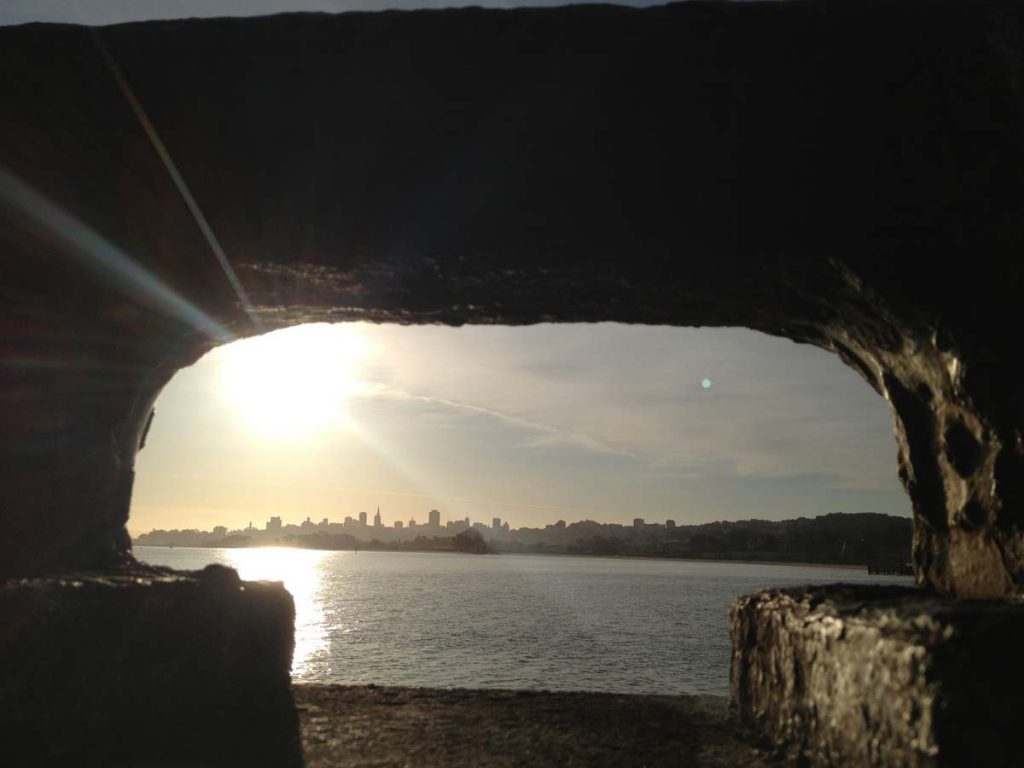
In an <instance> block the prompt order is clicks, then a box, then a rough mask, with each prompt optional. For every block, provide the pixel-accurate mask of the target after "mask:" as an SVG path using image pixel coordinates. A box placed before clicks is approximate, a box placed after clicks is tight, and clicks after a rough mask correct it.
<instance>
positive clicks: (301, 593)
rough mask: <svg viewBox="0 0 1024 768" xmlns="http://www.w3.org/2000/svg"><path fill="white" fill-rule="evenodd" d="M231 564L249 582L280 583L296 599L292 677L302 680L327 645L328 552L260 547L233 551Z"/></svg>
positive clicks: (230, 558)
mask: <svg viewBox="0 0 1024 768" xmlns="http://www.w3.org/2000/svg"><path fill="white" fill-rule="evenodd" d="M227 552H228V561H229V562H228V564H229V565H231V567H233V568H235V569H236V570H237V571H238V575H239V576H241V577H242V579H244V580H246V581H280V582H283V583H284V586H285V589H287V590H288V591H289V592H291V594H292V598H293V599H294V600H295V655H294V657H293V659H292V674H293V675H295V676H296V677H303V676H304V675H305V672H306V667H307V665H308V664H309V662H310V660H311V659H313V658H314V657H315V656H316V655H317V654H319V653H323V652H324V651H325V650H326V649H327V647H328V645H329V641H330V638H329V637H328V627H327V620H326V612H325V610H324V605H325V603H326V600H325V596H324V594H323V589H324V559H325V558H326V556H327V555H328V554H330V553H329V552H324V551H321V550H307V549H286V548H279V547H261V548H258V549H232V550H227Z"/></svg>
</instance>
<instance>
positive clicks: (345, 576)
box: [136, 547, 913, 696]
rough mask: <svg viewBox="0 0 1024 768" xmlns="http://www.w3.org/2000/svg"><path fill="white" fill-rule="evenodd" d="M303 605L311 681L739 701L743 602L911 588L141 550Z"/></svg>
mask: <svg viewBox="0 0 1024 768" xmlns="http://www.w3.org/2000/svg"><path fill="white" fill-rule="evenodd" d="M136 556H138V557H139V558H140V559H141V560H143V561H144V562H150V563H154V564H158V565H169V566H171V567H175V568H182V569H186V570H197V569H200V568H202V567H204V566H205V565H206V564H207V563H211V562H214V563H221V564H222V565H228V566H232V567H234V568H236V569H237V570H238V571H239V574H240V575H241V577H242V578H243V579H269V580H274V581H282V582H284V585H285V588H286V589H288V591H290V592H291V593H292V595H293V596H294V598H295V609H296V617H295V624H296V626H295V630H296V631H295V660H294V663H293V665H292V679H293V680H294V681H295V682H298V683H340V684H347V685H358V684H366V683H375V684H377V685H408V686H429V687H443V688H447V687H459V688H519V689H530V690H539V689H547V690H576V691H581V690H587V691H607V692H611V693H658V694H667V695H676V694H684V693H707V694H714V695H718V696H724V695H727V694H728V692H729V663H730V658H731V644H730V640H729V620H728V615H729V605H730V603H731V602H732V601H733V599H734V598H735V597H736V596H737V595H743V594H748V593H750V592H753V591H754V590H756V589H760V588H762V587H767V586H780V587H783V586H796V585H801V584H821V583H828V582H836V581H844V582H853V583H864V584H881V583H898V584H906V585H908V586H909V585H911V584H912V583H913V582H912V579H910V578H909V577H884V576H870V575H868V574H867V572H866V571H865V570H864V569H860V570H857V569H847V568H829V567H821V568H817V567H804V566H791V565H757V564H752V563H728V562H722V563H708V562H700V561H683V560H640V559H630V558H595V557H546V556H542V555H501V556H481V557H475V556H471V555H459V554H454V553H452V554H441V553H436V554H435V553H415V552H409V553H396V552H365V553H363V552H360V553H359V555H358V556H356V555H355V553H353V552H347V551H346V552H322V551H314V550H302V549H262V548H261V549H189V548H185V547H180V548H179V547H176V548H174V549H167V548H154V547H137V548H136Z"/></svg>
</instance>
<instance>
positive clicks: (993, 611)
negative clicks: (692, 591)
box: [730, 586, 1024, 768]
mask: <svg viewBox="0 0 1024 768" xmlns="http://www.w3.org/2000/svg"><path fill="white" fill-rule="evenodd" d="M731 623H732V642H733V653H732V668H731V676H730V677H731V689H732V701H733V704H734V706H735V708H736V711H737V715H738V716H739V718H740V719H741V720H742V721H743V722H745V723H747V724H750V725H753V726H755V727H756V728H757V729H758V730H759V731H761V732H762V733H764V734H766V735H767V736H768V737H769V738H770V739H771V740H772V741H773V742H774V743H775V745H776V746H777V747H778V748H779V750H780V751H781V752H782V753H783V754H784V755H785V756H786V757H787V758H788V762H789V763H791V764H794V765H807V766H845V765H856V766H865V767H868V766H878V767H879V768H881V767H882V766H885V767H886V768H895V767H896V766H907V767H908V768H910V767H913V768H925V767H929V768H930V767H932V766H962V765H985V766H1013V765H1017V764H1018V763H1019V762H1020V750H1019V748H1018V745H1017V741H1018V733H1017V725H1016V713H1017V712H1019V711H1020V707H1021V706H1022V705H1024V693H1022V692H1024V665H1021V664H1020V663H1019V662H1018V661H1017V655H1018V654H1017V652H1016V648H1015V645H1014V641H1013V640H1012V638H1016V637H1019V636H1020V633H1021V632H1022V631H1024V606H1022V605H1020V604H1019V603H1011V602H1001V601H961V602H953V601H949V600H943V599H941V598H937V597H935V596H934V595H930V594H928V593H925V592H923V591H921V590H914V589H907V588H897V587H877V586H870V587H866V586H860V587H853V586H832V587H817V588H805V589H788V590H777V589H776V590H765V591H762V592H759V593H757V594H754V595H750V596H747V597H741V598H739V599H738V600H737V601H736V602H735V603H734V605H733V608H732V612H731Z"/></svg>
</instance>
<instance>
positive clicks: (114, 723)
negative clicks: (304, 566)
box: [0, 566, 301, 766]
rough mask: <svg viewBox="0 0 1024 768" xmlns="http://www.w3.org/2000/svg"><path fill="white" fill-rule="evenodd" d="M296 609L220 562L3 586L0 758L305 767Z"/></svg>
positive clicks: (276, 590) (274, 589)
mask: <svg viewBox="0 0 1024 768" xmlns="http://www.w3.org/2000/svg"><path fill="white" fill-rule="evenodd" d="M294 617H295V610H294V604H293V602H292V598H291V595H289V594H288V592H287V591H286V590H285V589H284V587H283V586H282V585H281V584H278V583H267V582H243V581H241V580H240V579H239V577H238V574H237V573H236V572H235V571H233V570H231V569H228V568H224V567H219V566H210V567H208V568H207V569H205V570H204V571H200V572H197V573H175V572H172V571H168V570H141V569H140V570H138V571H134V572H128V573H119V574H114V575H97V574H83V575H66V576H61V577H54V578H45V579H43V578H40V579H18V580H10V581H8V582H6V583H4V584H3V586H2V587H0V742H2V743H3V745H4V759H3V762H4V764H5V765H93V764H96V765H149V764H168V762H170V763H172V764H175V765H274V766H288V765H300V764H301V751H300V749H299V747H298V730H297V716H296V713H295V707H294V704H293V702H292V698H291V690H290V666H291V658H292V648H293V642H294V640H293V632H294V620H295V618H294ZM8 761H10V762H8Z"/></svg>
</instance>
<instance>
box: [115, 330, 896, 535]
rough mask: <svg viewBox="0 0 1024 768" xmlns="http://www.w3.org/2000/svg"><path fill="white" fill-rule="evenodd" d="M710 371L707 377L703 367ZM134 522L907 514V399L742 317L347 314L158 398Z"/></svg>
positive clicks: (230, 348) (228, 353) (229, 359)
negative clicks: (390, 321)
mask: <svg viewBox="0 0 1024 768" xmlns="http://www.w3.org/2000/svg"><path fill="white" fill-rule="evenodd" d="M705 380H707V381H705ZM136 470H137V472H136V486H135V492H134V497H133V506H132V513H131V518H130V521H129V529H130V530H131V531H132V533H133V534H136V535H137V534H138V533H142V532H145V531H148V530H151V529H153V528H201V529H207V530H208V529H210V528H212V527H213V526H214V525H226V526H228V527H229V528H240V527H245V526H246V525H247V524H248V523H249V522H252V523H253V524H254V525H257V526H258V527H262V526H263V524H264V523H265V522H266V520H267V518H269V517H270V516H271V515H280V516H282V517H283V518H284V520H285V522H296V523H297V522H300V521H302V520H303V519H305V517H306V516H309V517H311V518H312V519H313V520H314V521H319V520H321V519H322V518H324V517H326V518H328V519H330V520H331V521H339V522H340V521H341V520H343V518H344V517H345V516H346V515H352V516H356V515H357V514H358V513H359V512H360V511H366V512H369V513H370V515H371V517H372V514H373V512H374V511H375V510H376V509H377V507H378V506H379V507H380V509H381V515H382V517H383V518H384V521H385V523H386V524H388V525H390V524H391V523H392V522H393V521H394V520H403V521H408V520H410V519H415V520H417V521H418V522H423V521H424V520H425V519H426V517H427V512H428V510H430V509H431V508H437V509H440V510H441V515H442V519H443V520H449V519H462V518H464V517H470V518H472V519H473V520H474V521H477V520H482V521H487V522H489V521H490V520H491V518H492V517H500V518H502V519H503V520H508V521H509V522H510V524H511V525H512V527H516V528H517V527H521V526H531V527H532V526H543V525H546V524H548V523H553V522H555V521H557V520H559V519H562V520H566V521H567V522H573V521H575V520H583V519H592V520H597V521H600V522H618V523H628V522H630V521H632V520H633V518H634V517H643V518H645V519H647V520H648V521H659V522H660V521H664V520H666V519H674V520H675V521H676V522H677V523H679V524H687V523H701V522H711V521H714V520H722V519H725V520H737V519H749V518H763V519H785V518H791V517H797V516H814V515H818V514H825V513H829V512H884V513H890V514H899V515H908V514H909V503H908V501H907V499H906V496H905V494H904V492H903V490H902V487H901V486H900V485H899V482H898V479H897V476H896V443H895V439H894V437H893V434H892V428H891V425H890V421H889V415H888V408H887V406H886V403H885V401H884V400H883V399H882V398H880V397H879V396H878V395H877V394H876V393H875V392H874V391H873V390H871V388H870V387H869V386H868V385H867V383H866V382H864V381H863V380H862V379H861V378H860V377H859V376H858V375H857V374H856V373H855V372H854V371H853V370H851V369H850V368H848V367H846V366H845V365H844V364H843V363H842V362H841V361H840V360H839V359H838V358H837V357H836V356H834V355H833V354H831V353H829V352H826V351H824V350H820V349H817V348H814V347H810V346H807V345H798V344H795V343H793V342H791V341H789V340H786V339H780V338H775V337H770V336H766V335H764V334H760V333H757V332H754V331H750V330H746V329H740V328H725V329H708V328H704V329H694V328H670V327H659V326H654V327H651V326H626V325H618V324H610V323H601V324H589V325H588V324H567V325H551V324H541V325H535V326H525V327H503V326H465V327H461V328H449V327H444V326H395V325H371V324H365V323H347V324H337V325H309V326H299V327H298V328H292V329H286V330H284V331H277V332H275V333H272V334H267V335H265V336H262V337H257V338H255V339H248V340H243V341H238V342H234V343H233V344H229V345H227V346H223V347H219V348H217V349H215V350H213V351H212V352H210V353H209V354H208V355H207V356H206V357H204V358H203V359H202V360H200V361H199V362H197V363H196V364H195V365H193V366H192V367H190V368H187V369H184V370H182V371H180V372H179V373H178V374H177V376H176V377H175V378H174V379H173V380H172V382H171V383H170V384H169V385H168V386H167V388H166V389H165V391H164V392H163V393H162V395H161V396H160V398H159V399H158V401H157V405H156V417H155V419H154V422H153V426H152V429H151V431H150V434H149V437H148V441H147V445H146V447H145V449H144V450H143V451H142V452H141V453H140V454H139V458H138V461H137V466H136Z"/></svg>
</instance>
